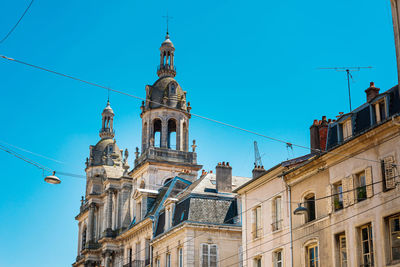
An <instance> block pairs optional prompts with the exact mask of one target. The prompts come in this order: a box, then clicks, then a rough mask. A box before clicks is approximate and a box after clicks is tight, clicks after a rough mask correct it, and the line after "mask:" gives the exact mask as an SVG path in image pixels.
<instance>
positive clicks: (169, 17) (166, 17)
mask: <svg viewBox="0 0 400 267" xmlns="http://www.w3.org/2000/svg"><path fill="white" fill-rule="evenodd" d="M163 18H165V19H166V21H167V34H168V33H169V32H168V24H169V20H170V19H172V18H173V17H171V16H168V12H167V15H166V16H163Z"/></svg>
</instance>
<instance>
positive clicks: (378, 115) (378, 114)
mask: <svg viewBox="0 0 400 267" xmlns="http://www.w3.org/2000/svg"><path fill="white" fill-rule="evenodd" d="M374 106H375V120H376V123H380V122H381V121H383V120H385V119H386V105H385V99H382V100H380V101H378V102H376V103H375V105H374Z"/></svg>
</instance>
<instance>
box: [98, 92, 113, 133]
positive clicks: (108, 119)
mask: <svg viewBox="0 0 400 267" xmlns="http://www.w3.org/2000/svg"><path fill="white" fill-rule="evenodd" d="M101 116H102V126H101V129H100V133H99V135H100V137H101V139H106V138H114V135H115V133H114V128H113V121H114V111H113V110H112V108H111V106H110V100H109V99H108V100H107V106H106V107H105V109H104V110H103V112H102V113H101Z"/></svg>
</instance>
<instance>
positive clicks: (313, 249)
mask: <svg viewBox="0 0 400 267" xmlns="http://www.w3.org/2000/svg"><path fill="white" fill-rule="evenodd" d="M318 266H319V259H318V245H317V244H312V245H309V246H307V267H318Z"/></svg>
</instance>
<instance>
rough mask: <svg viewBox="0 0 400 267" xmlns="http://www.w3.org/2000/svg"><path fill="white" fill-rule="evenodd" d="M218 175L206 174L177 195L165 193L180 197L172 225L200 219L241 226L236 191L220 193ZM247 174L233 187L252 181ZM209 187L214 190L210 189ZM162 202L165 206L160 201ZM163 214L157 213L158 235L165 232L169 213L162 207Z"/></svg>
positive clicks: (156, 230) (209, 222)
mask: <svg viewBox="0 0 400 267" xmlns="http://www.w3.org/2000/svg"><path fill="white" fill-rule="evenodd" d="M215 178H216V177H215V174H212V173H208V174H206V175H203V176H202V177H200V178H199V179H198V180H196V181H195V182H194V183H192V184H191V185H189V186H188V187H187V188H185V189H184V190H183V191H181V192H180V193H178V194H176V195H172V194H171V195H168V196H164V199H166V197H167V198H172V197H174V198H177V202H176V204H175V209H174V213H173V215H172V228H174V227H176V226H178V225H180V224H181V223H183V222H196V223H204V224H215V225H237V226H240V225H239V220H238V207H237V205H238V203H237V200H236V198H235V194H233V193H218V192H216V183H215ZM249 180H250V178H247V177H239V176H233V177H232V184H233V188H234V189H235V188H237V187H238V186H240V185H242V184H244V183H245V182H247V181H249ZM206 189H213V192H207V190H206ZM160 205H162V204H161V203H160ZM158 209H159V214H155V217H154V220H155V226H154V228H155V229H154V230H155V231H154V236H158V235H161V234H163V233H164V225H165V213H164V208H161V209H160V207H159V208H158Z"/></svg>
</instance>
